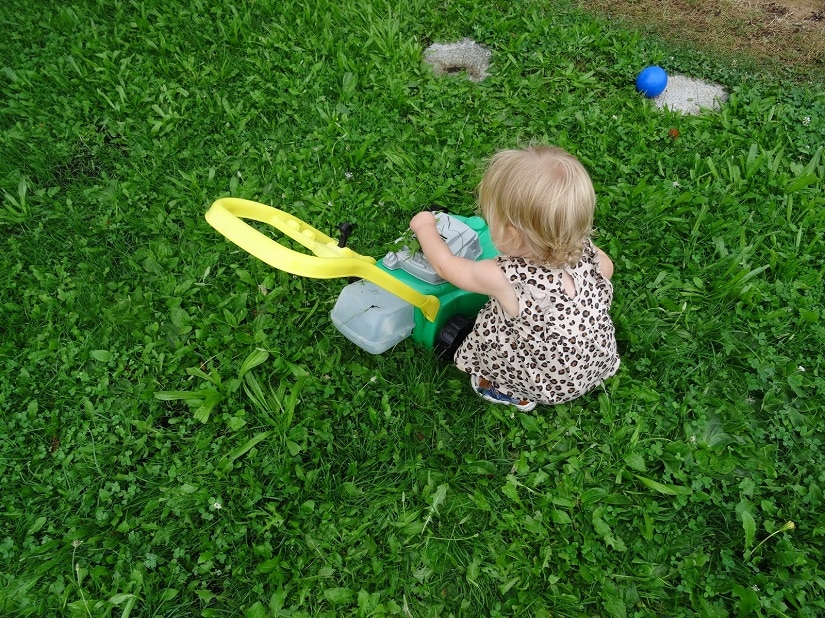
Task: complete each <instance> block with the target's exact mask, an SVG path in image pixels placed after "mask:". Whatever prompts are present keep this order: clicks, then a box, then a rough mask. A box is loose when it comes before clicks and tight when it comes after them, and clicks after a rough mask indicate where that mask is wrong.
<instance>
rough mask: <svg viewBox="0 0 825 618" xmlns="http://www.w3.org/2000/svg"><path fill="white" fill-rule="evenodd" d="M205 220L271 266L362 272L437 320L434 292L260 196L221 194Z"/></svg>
mask: <svg viewBox="0 0 825 618" xmlns="http://www.w3.org/2000/svg"><path fill="white" fill-rule="evenodd" d="M243 219H252V220H253V221H260V222H261V223H266V224H268V225H271V226H272V227H274V228H276V229H278V230H280V231H281V232H283V233H284V234H286V235H287V236H289V237H290V238H292V239H293V240H294V241H296V242H298V243H300V244H301V245H303V246H304V247H306V248H307V249H309V250H310V251H312V252H313V253H314V254H315V255H314V256H312V255H307V254H306V253H298V252H297V251H293V250H292V249H287V248H286V247H284V246H283V245H281V244H280V243H278V242H276V241H274V240H273V239H271V238H269V237H268V236H265V235H264V234H262V233H261V232H259V231H258V230H256V229H255V228H253V227H252V226H251V225H249V224H248V223H246V222H244V221H243ZM206 221H207V222H208V223H209V225H211V226H212V227H214V228H215V229H216V230H218V231H219V232H220V233H221V234H223V235H224V236H225V237H226V238H228V239H229V240H231V241H232V242H233V243H235V244H236V245H238V246H239V247H240V248H241V249H243V250H244V251H246V252H247V253H249V254H250V255H253V256H255V257H256V258H258V259H259V260H261V261H262V262H265V263H266V264H269V265H270V266H272V267H273V268H277V269H278V270H283V271H285V272H288V273H291V274H293V275H300V276H302V277H312V278H315V279H335V278H337V277H360V278H361V279H366V280H367V281H371V282H372V283H374V284H375V285H377V286H379V287H381V288H384V289H385V290H387V291H388V292H392V293H393V294H395V295H396V296H398V297H399V298H401V299H403V300H405V301H407V302H408V303H410V304H411V305H413V306H414V307H418V308H419V309H420V310H421V313H422V314H423V315H424V317H425V318H427V319H428V320H429V321H430V322H433V321H435V316H436V314H437V313H438V308H439V305H440V303H439V301H438V298H437V297H435V296H432V295H424V294H422V293H421V292H418V291H417V290H415V289H413V288H411V287H410V286H409V285H407V284H406V283H403V282H401V281H399V280H398V279H396V278H395V277H393V276H392V275H390V274H389V273H388V272H386V271H384V270H381V269H380V268H378V267H377V266H376V265H375V260H374V259H373V258H371V257H367V256H364V255H361V254H359V253H356V252H355V251H353V250H352V249H348V248H347V247H339V246H338V242H337V241H335V240H333V239H332V238H330V237H329V236H327V235H326V234H324V233H323V232H319V231H318V230H316V229H315V228H314V227H312V226H310V225H307V224H306V223H304V222H303V221H301V220H300V219H296V218H295V217H293V216H292V215H290V214H289V213H286V212H284V211H282V210H278V209H277V208H272V207H271V206H266V205H264V204H260V203H258V202H253V201H250V200H243V199H240V198H234V197H225V198H221V199H219V200H217V201H216V202H215V203H214V204H212V206H211V207H210V208H209V210H208V211H207V212H206Z"/></svg>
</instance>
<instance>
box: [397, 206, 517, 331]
mask: <svg viewBox="0 0 825 618" xmlns="http://www.w3.org/2000/svg"><path fill="white" fill-rule="evenodd" d="M410 229H411V230H412V231H413V232H414V233H415V235H416V237H417V238H418V242H419V243H420V244H421V251H422V252H423V253H424V257H425V258H427V261H428V262H429V263H430V266H432V267H433V269H434V270H435V272H436V273H438V276H439V277H441V278H442V279H446V280H447V281H449V282H450V283H452V284H453V285H454V286H456V287H458V288H461V289H462V290H467V291H468V292H476V293H478V294H486V295H487V296H492V297H494V298H495V299H496V300H498V302H499V303H501V306H502V307H503V308H504V310H505V311H506V312H507V313H508V314H509V315H513V316H514V315H517V314H518V298H517V297H516V292H515V290H514V289H513V287H512V286H511V285H510V283H509V282H508V281H507V278H506V277H505V276H504V273H503V272H501V269H500V268H499V267H498V265H497V264H496V263H495V260H480V261H475V260H468V259H466V258H462V257H457V256H455V255H453V254H452V253H451V252H450V248H449V247H448V246H447V243H445V242H444V240H443V239H442V238H441V235H440V234H439V233H438V228H436V225H435V216H434V215H433V213H431V212H420V213H418V214H417V215H416V216H415V217H413V219H412V221H410Z"/></svg>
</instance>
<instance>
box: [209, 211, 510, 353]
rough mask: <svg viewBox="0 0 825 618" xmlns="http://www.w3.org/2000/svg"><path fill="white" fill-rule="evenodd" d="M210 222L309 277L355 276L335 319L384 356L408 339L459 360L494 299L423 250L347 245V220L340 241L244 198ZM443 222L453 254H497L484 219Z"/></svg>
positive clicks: (250, 249) (212, 214) (445, 218)
mask: <svg viewBox="0 0 825 618" xmlns="http://www.w3.org/2000/svg"><path fill="white" fill-rule="evenodd" d="M244 219H250V220H253V221H259V222H261V223H265V224H268V225H271V226H272V227H274V228H276V229H277V230H279V231H280V232H282V233H283V234H285V235H286V236H288V237H289V238H291V239H292V240H294V241H296V242H297V243H299V244H301V245H303V246H304V247H306V248H307V249H309V250H310V251H311V252H312V253H313V254H314V255H309V254H306V253H300V252H298V251H293V250H292V249H288V248H287V247H284V246H283V245H281V244H280V243H278V242H276V241H275V240H273V239H272V238H269V237H268V236H266V235H264V234H262V233H261V232H259V231H258V230H256V229H255V228H253V227H252V226H250V225H249V224H247V223H246V222H245V221H244ZM206 220H207V222H208V223H209V224H210V225H211V226H212V227H214V228H215V229H216V230H218V232H220V233H221V234H223V235H224V236H225V237H226V238H228V239H229V240H230V241H232V242H233V243H235V244H236V245H238V246H239V247H240V248H241V249H243V250H244V251H246V252H247V253H249V254H251V255H253V256H255V257H256V258H258V259H259V260H262V261H263V262H265V263H267V264H269V265H270V266H272V267H274V268H277V269H279V270H282V271H284V272H288V273H291V274H293V275H300V276H303V277H312V278H316V279H333V278H337V277H356V278H358V280H357V281H355V282H354V283H350V284H349V285H347V286H346V287H344V289H343V290H341V293H340V294H339V296H338V300H337V301H336V303H335V306H334V307H333V309H332V312H331V314H330V317H331V318H332V322H333V324H334V325H335V327H336V328H337V329H338V330H339V331H340V332H341V333H342V334H343V335H344V336H345V337H346V338H347V339H349V340H350V341H352V342H353V343H355V344H356V345H357V346H358V347H360V348H361V349H363V350H366V351H367V352H370V353H372V354H381V353H382V352H385V351H386V350H388V349H389V348H391V347H392V346H394V345H396V344H397V343H399V342H400V341H403V340H404V339H406V338H407V337H412V340H413V341H415V342H416V343H418V344H421V345H423V346H425V347H428V348H435V349H436V350H437V351H438V352H439V354H441V355H442V356H444V357H446V358H450V359H451V358H452V355H453V353H454V352H455V349H456V348H457V347H458V345H459V344H460V343H461V341H462V340H463V339H464V337H465V336H466V335H467V333H468V332H469V331H470V329H471V328H472V325H473V321H474V319H475V316H476V314H477V313H478V311H479V310H480V309H481V307H482V305H484V303H485V302H487V297H486V296H484V295H482V294H475V293H471V292H466V291H464V290H461V289H459V288H457V287H455V286H454V285H452V284H451V283H448V282H447V281H444V280H443V279H441V278H440V277H439V276H438V275H437V274H436V272H435V271H434V270H433V268H432V267H431V266H430V265H429V264H428V263H427V260H426V259H425V258H424V255H423V254H422V253H421V252H420V251H419V252H416V251H412V250H410V248H409V247H408V246H404V247H403V248H402V249H400V250H399V251H391V252H390V253H387V255H385V256H384V257H383V258H381V259H380V260H378V261H377V262H376V260H375V259H373V258H371V257H367V256H363V255H360V254H358V253H356V252H355V251H352V250H351V249H349V248H348V247H346V242H347V237H348V236H349V234H350V233H351V231H352V226H351V225H349V224H342V226H341V227H340V228H339V230H340V231H341V237H340V239H339V240H334V239H333V238H330V237H329V236H327V235H326V234H324V233H322V232H319V231H318V230H316V229H315V228H313V227H311V226H309V225H307V224H306V223H304V222H303V221H301V220H300V219H297V218H295V217H293V216H292V215H290V214H288V213H286V212H283V211H281V210H278V209H276V208H272V207H271V206H266V205H264V204H259V203H257V202H252V201H249V200H244V199H238V198H222V199H219V200H217V201H216V202H215V203H214V204H212V206H211V207H210V208H209V210H208V211H207V213H206ZM436 226H437V228H438V231H439V233H440V234H441V237H442V238H444V240H445V242H446V243H447V246H449V247H450V250H451V251H452V253H453V254H454V255H459V256H462V257H465V258H468V259H471V260H478V259H487V258H491V257H494V256H496V255H497V251H496V248H495V246H494V245H493V242H492V241H491V240H490V233H489V231H488V229H487V224H486V223H485V222H484V220H483V219H481V218H480V217H462V216H459V215H452V214H447V213H437V214H436Z"/></svg>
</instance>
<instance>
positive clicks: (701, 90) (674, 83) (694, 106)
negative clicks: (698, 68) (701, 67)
mask: <svg viewBox="0 0 825 618" xmlns="http://www.w3.org/2000/svg"><path fill="white" fill-rule="evenodd" d="M727 100H728V93H727V91H726V90H725V89H724V88H723V87H722V86H719V85H716V84H709V83H707V82H704V81H702V80H700V79H693V78H691V77H686V76H684V75H669V76H668V79H667V88H665V91H664V92H663V93H662V94H660V95H659V96H657V97H654V98H653V101H654V103H656V106H657V107H658V108H659V109H663V108H665V107H667V108H668V109H670V110H674V111H680V112H682V113H684V114H699V113H701V112H702V111H704V110H713V111H718V110H719V109H720V107H721V105H722V103H724V102H725V101H727Z"/></svg>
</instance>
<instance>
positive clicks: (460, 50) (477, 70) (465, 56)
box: [424, 39, 490, 82]
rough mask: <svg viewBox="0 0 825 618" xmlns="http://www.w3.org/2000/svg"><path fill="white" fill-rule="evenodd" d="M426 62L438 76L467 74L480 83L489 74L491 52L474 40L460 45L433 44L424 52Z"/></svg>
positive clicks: (463, 41) (464, 40)
mask: <svg viewBox="0 0 825 618" xmlns="http://www.w3.org/2000/svg"><path fill="white" fill-rule="evenodd" d="M424 62H426V63H427V64H429V65H431V66H432V67H433V73H435V74H436V75H448V74H450V73H462V72H466V74H467V78H468V79H470V80H471V81H474V82H480V81H481V80H483V79H484V78H485V77H487V76H488V75H489V74H488V73H487V69H489V68H490V50H489V49H487V48H486V47H485V46H484V45H481V44H479V43H476V42H475V41H473V40H472V39H463V40H461V41H459V42H458V43H433V44H432V45H430V46H429V47H428V48H427V49H425V50H424Z"/></svg>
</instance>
